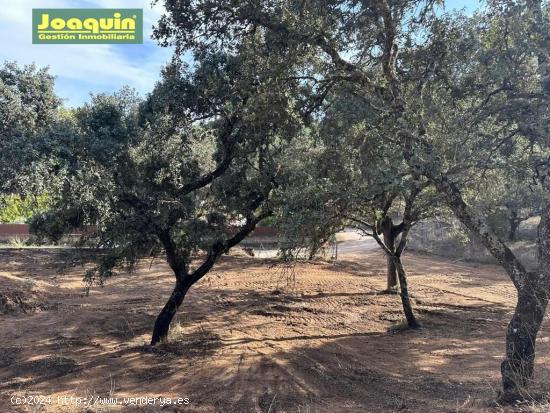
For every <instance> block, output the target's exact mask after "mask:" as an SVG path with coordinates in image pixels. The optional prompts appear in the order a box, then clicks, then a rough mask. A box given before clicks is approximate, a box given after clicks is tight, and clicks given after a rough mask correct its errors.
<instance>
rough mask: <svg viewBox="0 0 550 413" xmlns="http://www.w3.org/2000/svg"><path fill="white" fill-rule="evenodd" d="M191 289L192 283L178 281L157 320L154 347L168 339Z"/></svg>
mask: <svg viewBox="0 0 550 413" xmlns="http://www.w3.org/2000/svg"><path fill="white" fill-rule="evenodd" d="M190 287H191V283H189V282H185V281H184V280H180V279H178V280H177V281H176V285H175V287H174V290H173V291H172V294H170V298H169V299H168V301H167V302H166V304H165V305H164V307H163V308H162V310H161V311H160V313H159V315H158V316H157V319H156V320H155V326H154V327H153V335H152V337H151V345H152V346H154V345H155V344H158V343H159V342H161V341H164V340H165V339H166V337H168V331H169V330H170V323H171V322H172V319H173V318H174V315H176V312H177V311H178V308H179V306H180V305H181V303H182V302H183V299H184V298H185V294H186V293H187V291H188V290H189V288H190Z"/></svg>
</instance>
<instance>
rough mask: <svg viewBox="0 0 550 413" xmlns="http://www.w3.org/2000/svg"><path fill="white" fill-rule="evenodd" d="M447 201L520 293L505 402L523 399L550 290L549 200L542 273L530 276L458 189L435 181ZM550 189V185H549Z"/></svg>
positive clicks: (542, 232)
mask: <svg viewBox="0 0 550 413" xmlns="http://www.w3.org/2000/svg"><path fill="white" fill-rule="evenodd" d="M432 179H433V177H432ZM433 181H434V183H435V185H436V187H437V189H438V190H439V191H440V192H441V193H443V194H444V195H445V196H446V198H447V204H448V205H449V207H450V208H451V209H452V210H453V212H454V213H455V215H456V217H457V218H458V219H459V220H460V221H461V222H462V223H463V224H464V225H465V226H466V227H467V228H468V229H469V230H470V231H471V232H472V234H474V235H475V236H477V237H478V238H479V239H480V240H481V242H482V243H483V245H484V246H485V247H486V248H487V249H488V250H489V252H491V254H492V255H493V256H494V257H495V258H496V259H497V260H498V262H499V263H500V264H501V265H502V266H503V267H504V269H505V270H506V272H507V273H508V275H509V276H510V279H511V280H512V282H513V283H514V286H515V287H516V290H517V292H518V301H517V305H516V309H515V312H514V315H513V317H512V320H511V321H510V324H509V325H508V330H507V334H506V359H505V360H504V362H503V363H502V365H501V373H502V388H503V391H504V393H503V395H502V397H501V400H503V401H507V400H515V399H517V397H521V393H522V389H524V388H525V386H526V384H527V383H528V382H529V380H530V379H531V377H532V374H533V366H534V361H535V339H536V336H537V333H538V331H539V329H540V326H541V323H542V320H543V318H544V313H545V310H546V306H547V304H548V294H549V289H550V270H549V268H548V265H547V264H548V263H550V202H548V201H547V205H546V208H545V209H544V211H543V213H542V217H541V222H540V224H539V230H538V240H537V243H538V246H539V271H538V273H528V272H527V271H526V270H525V268H524V267H523V265H522V264H521V262H520V261H519V260H518V259H517V257H516V256H515V255H514V253H513V252H512V251H510V249H509V248H508V247H507V246H506V244H505V243H504V242H503V241H502V240H501V239H500V238H499V237H497V236H496V235H495V234H493V233H492V232H490V231H489V229H488V227H487V225H486V224H484V223H483V222H482V221H481V220H479V219H478V218H477V217H476V216H475V214H474V212H473V211H472V210H471V208H470V207H469V206H468V205H467V204H466V203H465V202H464V199H463V198H462V194H461V192H460V190H459V189H458V187H457V186H456V185H455V184H454V183H452V182H449V181H448V180H446V179H445V178H443V179H433ZM549 186H550V185H549Z"/></svg>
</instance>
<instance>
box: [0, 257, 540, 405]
mask: <svg viewBox="0 0 550 413" xmlns="http://www.w3.org/2000/svg"><path fill="white" fill-rule="evenodd" d="M350 251H351V252H347V253H344V254H343V255H341V259H340V260H339V261H338V262H337V263H335V264H329V263H311V264H300V265H298V266H297V267H296V268H295V272H294V273H293V274H292V273H290V272H288V271H284V270H283V269H281V268H277V267H272V266H271V264H270V262H268V261H262V260H258V259H253V258H245V257H241V256H232V257H227V258H225V259H224V260H223V261H222V262H221V263H220V264H219V265H218V266H217V267H216V270H215V272H214V273H213V274H211V275H210V276H208V277H207V278H206V279H205V280H203V281H202V282H201V283H200V284H199V285H197V286H196V287H194V288H193V289H192V290H191V292H190V293H189V295H188V297H187V298H186V302H185V303H184V305H183V308H182V309H181V311H180V314H179V315H178V320H177V323H178V324H177V325H176V326H175V328H174V329H173V330H172V333H171V334H172V335H171V342H170V343H168V344H165V345H163V346H161V347H159V348H154V349H152V348H150V347H149V346H147V345H146V344H147V343H148V340H149V334H150V329H151V326H152V323H153V321H154V317H155V314H156V312H157V311H158V310H159V309H160V307H161V306H162V305H163V304H164V300H165V299H166V297H167V296H168V294H169V292H170V291H171V288H172V276H171V275H170V272H169V271H168V269H167V267H166V266H165V265H164V264H160V263H154V264H152V265H150V263H144V264H143V265H142V266H141V267H140V269H139V270H138V271H137V273H135V274H132V275H123V276H118V277H116V278H113V279H112V280H110V281H109V283H108V284H107V285H106V286H105V287H104V288H100V287H95V288H93V289H92V291H91V293H90V296H88V297H86V296H83V294H82V284H81V282H80V280H81V278H82V274H83V272H82V271H80V272H75V271H73V272H71V273H70V274H67V275H59V274H57V273H56V272H55V270H54V269H53V264H54V261H55V260H56V259H57V256H56V254H55V253H52V252H44V251H40V250H3V251H1V250H0V262H2V267H1V268H0V283H1V284H0V285H1V287H0V292H1V293H2V300H3V301H2V303H4V304H3V309H4V312H10V311H11V313H10V314H3V315H0V325H1V327H2V328H1V330H0V340H1V343H2V344H1V347H2V348H0V412H4V411H6V412H12V411H13V412H18V411H37V412H38V411H62V412H70V411H87V412H100V411H140V412H141V411H144V412H145V411H151V412H157V411H163V412H164V411H168V412H170V411H182V412H183V411H185V412H224V413H225V412H256V411H258V412H271V413H273V412H282V411H293V412H393V411H396V412H397V411H399V412H483V411H502V410H501V409H499V408H492V407H490V406H489V404H488V402H489V401H490V400H492V399H493V398H494V396H495V391H496V389H497V388H498V385H499V364H500V362H501V360H502V355H503V351H504V334H505V328H506V324H507V322H508V320H509V318H510V315H511V311H512V308H513V304H514V300H515V293H514V289H513V286H512V285H511V283H510V282H509V280H508V279H507V278H506V276H505V275H504V274H503V273H502V271H501V270H500V269H499V268H497V267H493V266H488V265H483V266H481V265H480V266H475V265H467V264H462V263H453V262H449V261H446V260H443V259H438V258H434V257H428V256H421V255H413V254H409V255H408V256H407V258H406V260H405V262H406V265H407V266H408V268H409V270H410V288H411V292H412V295H413V297H414V300H413V303H414V304H415V307H416V309H417V312H418V314H419V318H420V320H421V322H422V323H423V325H424V328H423V329H421V330H419V331H408V330H402V329H400V328H399V327H400V326H401V321H402V315H401V309H400V303H399V299H398V297H397V296H388V295H381V294H378V292H379V291H381V290H382V289H383V288H384V282H385V280H384V276H383V274H384V267H383V265H384V262H385V258H384V257H383V256H382V255H381V254H380V253H379V252H378V251H376V250H374V251H372V250H371V251H368V250H367V251H359V252H357V251H355V249H350ZM29 279H32V280H34V281H29ZM17 297H19V298H17ZM21 307H22V308H23V309H25V311H26V314H25V313H23V312H22V311H21ZM549 332H550V326H549V323H548V322H546V324H545V325H544V327H543V331H542V333H541V335H540V338H539V342H538V343H537V346H538V355H539V356H538V359H537V383H539V387H540V383H548V382H549V381H548V380H549V379H550V352H549V350H550V339H549ZM33 394H35V395H36V394H38V395H43V396H46V395H49V396H52V398H53V399H52V404H51V405H46V406H44V408H43V409H42V410H40V409H36V410H33V409H32V408H30V407H28V406H27V407H24V406H13V405H11V404H10V398H11V397H12V396H14V395H19V396H23V395H33ZM58 396H75V397H76V396H78V397H92V398H93V397H95V396H99V397H106V398H108V397H112V398H113V399H114V398H118V400H121V399H122V398H123V397H125V396H128V397H131V396H134V397H142V396H149V397H156V396H164V397H172V398H177V397H182V398H184V397H187V398H189V404H188V405H184V406H179V407H175V406H165V407H163V408H161V407H160V406H159V405H158V404H156V405H154V406H148V407H147V406H145V407H144V406H141V407H129V406H125V407H123V406H112V405H111V406H109V405H103V406H101V405H99V404H96V405H94V406H91V407H83V406H81V407H75V406H74V405H60V404H59V403H58V402H59V400H58V399H57V397H58Z"/></svg>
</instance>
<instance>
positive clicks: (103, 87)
mask: <svg viewBox="0 0 550 413" xmlns="http://www.w3.org/2000/svg"><path fill="white" fill-rule="evenodd" d="M150 3H151V1H150V0H145V1H144V0H0V39H2V47H1V48H0V62H3V61H6V60H10V61H12V60H15V61H17V62H18V63H20V64H29V63H33V62H34V63H36V64H37V65H38V66H49V67H50V72H51V73H52V74H54V75H55V76H56V77H57V79H56V92H57V93H58V95H59V96H61V97H62V98H63V99H64V100H65V104H66V105H67V106H78V105H80V104H82V103H83V102H85V101H87V100H88V99H89V94H90V92H92V93H100V92H109V93H110V92H113V91H114V90H117V89H120V88H121V87H122V86H124V85H130V86H132V87H134V88H135V89H136V90H137V91H138V92H139V93H140V94H145V93H147V92H149V91H150V90H151V89H152V87H153V86H154V84H155V82H156V80H157V79H158V74H159V71H160V68H161V67H162V66H163V65H164V64H165V62H167V61H168V60H169V59H170V55H171V50H170V49H167V48H162V47H159V46H157V44H156V43H155V42H154V41H153V40H151V39H150V36H151V32H152V26H153V24H155V22H156V21H157V20H158V18H159V16H160V15H161V14H162V12H163V8H162V5H156V6H154V7H153V8H152V7H151V5H150ZM160 3H162V1H161V2H160ZM478 6H479V2H478V1H475V0H448V1H447V2H446V8H447V9H448V10H451V9H461V8H465V9H466V11H467V12H471V11H473V10H474V9H475V8H477V7H478ZM33 7H34V8H94V7H103V8H142V9H143V20H144V43H143V44H142V45H135V44H123V45H101V44H98V45H40V44H38V45H33V44H32V39H31V14H32V8H33Z"/></svg>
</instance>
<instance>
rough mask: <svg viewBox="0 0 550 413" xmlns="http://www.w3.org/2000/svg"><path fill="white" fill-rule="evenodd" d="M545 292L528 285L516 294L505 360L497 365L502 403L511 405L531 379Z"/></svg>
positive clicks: (545, 299)
mask: <svg viewBox="0 0 550 413" xmlns="http://www.w3.org/2000/svg"><path fill="white" fill-rule="evenodd" d="M532 275H533V277H530V279H531V280H532V282H534V283H537V281H538V275H537V274H532ZM547 304H548V295H547V292H546V291H544V290H541V288H540V287H539V286H537V285H535V286H532V285H531V283H528V284H526V285H525V287H524V289H523V290H520V291H519V292H518V302H517V305H516V309H515V312H514V315H513V317H512V320H511V321H510V324H509V325H508V330H507V332H506V359H505V360H504V361H503V362H502V364H501V373H502V387H503V390H504V394H503V399H506V400H509V401H513V400H516V399H517V398H518V397H519V398H521V397H523V396H524V395H523V394H522V391H523V390H525V388H526V387H527V385H528V383H529V380H530V379H531V378H532V376H533V369H534V364H535V343H536V338H537V333H538V331H539V329H540V326H541V324H542V320H543V318H544V313H545V311H546V306H547Z"/></svg>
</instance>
